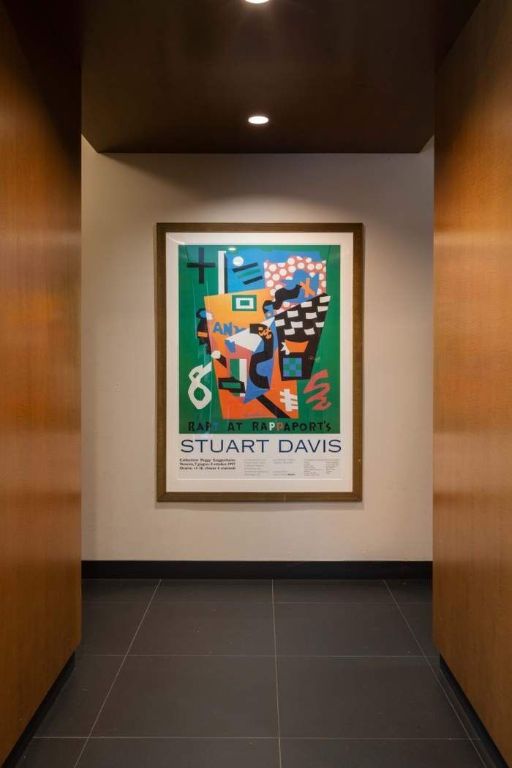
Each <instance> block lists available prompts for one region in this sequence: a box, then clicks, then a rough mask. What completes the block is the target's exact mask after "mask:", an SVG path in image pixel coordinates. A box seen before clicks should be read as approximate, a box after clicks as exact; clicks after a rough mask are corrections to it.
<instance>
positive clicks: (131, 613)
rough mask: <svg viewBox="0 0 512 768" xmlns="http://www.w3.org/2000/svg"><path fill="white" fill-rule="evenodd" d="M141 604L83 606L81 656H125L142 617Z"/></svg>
mask: <svg viewBox="0 0 512 768" xmlns="http://www.w3.org/2000/svg"><path fill="white" fill-rule="evenodd" d="M144 611H145V606H144V604H143V603H137V602H135V603H106V602H91V603H83V606H82V616H83V621H82V643H81V645H80V652H81V653H117V654H125V653H126V651H127V650H128V646H129V645H130V643H131V641H132V639H133V636H134V634H135V630H136V629H137V627H138V626H139V624H140V620H141V619H142V616H143V615H144Z"/></svg>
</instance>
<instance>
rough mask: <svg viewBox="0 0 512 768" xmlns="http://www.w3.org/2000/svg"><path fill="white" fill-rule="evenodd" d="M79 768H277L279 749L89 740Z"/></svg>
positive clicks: (239, 743) (229, 742) (211, 742)
mask: <svg viewBox="0 0 512 768" xmlns="http://www.w3.org/2000/svg"><path fill="white" fill-rule="evenodd" d="M38 768H39V766H38ZM79 768H279V750H278V744H277V739H255V740H253V741H251V740H245V739H199V740H195V739H155V740H152V739H131V740H130V739H91V741H89V743H88V744H87V747H86V749H85V752H84V754H83V756H82V759H81V760H80V764H79ZM455 768H457V766H455Z"/></svg>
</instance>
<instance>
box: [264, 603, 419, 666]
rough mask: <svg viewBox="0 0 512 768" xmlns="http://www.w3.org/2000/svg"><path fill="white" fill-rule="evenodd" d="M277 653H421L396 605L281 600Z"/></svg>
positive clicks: (383, 654)
mask: <svg viewBox="0 0 512 768" xmlns="http://www.w3.org/2000/svg"><path fill="white" fill-rule="evenodd" d="M276 630H277V652H278V654H284V655H297V654H302V655H306V656H308V655H309V656H322V655H332V656H336V655H337V656H381V655H382V656H407V655H416V656H417V655H420V651H419V649H418V645H417V643H416V642H415V640H414V637H413V636H412V634H411V632H410V631H409V629H408V628H407V625H406V623H405V621H404V620H403V618H402V616H401V615H400V612H399V610H398V609H397V608H396V606H395V605H391V604H390V605H386V604H384V603H383V604H373V605H371V604H367V603H358V604H350V605H343V604H341V603H338V604H335V603H332V604H329V603H281V604H277V605H276Z"/></svg>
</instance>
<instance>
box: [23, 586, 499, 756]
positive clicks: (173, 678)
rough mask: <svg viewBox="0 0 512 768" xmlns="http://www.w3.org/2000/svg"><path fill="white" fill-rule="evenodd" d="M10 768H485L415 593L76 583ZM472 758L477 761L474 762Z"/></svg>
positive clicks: (420, 594) (423, 592) (422, 589)
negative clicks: (70, 622) (45, 699)
mask: <svg viewBox="0 0 512 768" xmlns="http://www.w3.org/2000/svg"><path fill="white" fill-rule="evenodd" d="M83 596H84V627H83V642H82V645H81V647H80V649H79V651H78V653H77V658H76V667H75V669H74V671H73V672H72V674H71V677H70V679H69V680H68V682H67V683H66V685H65V687H64V688H63V690H62V691H61V693H60V694H59V696H58V697H57V700H56V701H55V702H54V704H53V706H52V707H51V709H50V710H49V712H48V713H47V715H46V717H45V718H44V720H43V722H42V723H41V724H40V726H39V728H38V730H37V733H36V736H35V738H34V739H33V741H32V743H31V745H30V746H29V748H28V750H27V752H26V753H25V755H24V757H23V758H22V760H21V762H20V765H22V766H23V767H24V768H48V766H51V767H52V768H75V767H78V768H169V766H172V768H206V767H208V768H235V767H236V768H239V766H244V768H279V766H282V768H341V766H343V768H396V766H404V768H405V767H406V768H432V767H433V766H436V768H479V767H480V768H481V766H482V765H484V766H491V765H492V763H491V762H488V761H487V760H488V758H486V757H484V749H483V746H482V745H481V744H480V742H479V741H478V737H477V734H476V731H475V730H474V729H473V727H472V725H471V720H470V719H469V717H468V715H467V714H466V713H465V710H464V709H463V707H462V705H461V704H460V703H459V702H458V700H457V699H456V698H455V697H454V694H453V693H452V691H451V689H449V688H447V684H446V683H444V682H443V679H442V677H441V672H440V670H439V661H438V657H437V655H436V650H435V648H434V646H433V644H432V641H431V620H430V613H431V588H430V583H429V582H426V581H414V580H413V581H406V582H394V581H390V582H385V581H294V580H286V581H274V582H272V581H270V580H261V581H258V580H253V581H233V580H232V581H228V580H224V581H215V580H210V581H201V580H198V581H180V580H172V581H161V582H158V581H151V580H102V579H97V580H86V581H84V584H83ZM480 754H481V755H482V756H480Z"/></svg>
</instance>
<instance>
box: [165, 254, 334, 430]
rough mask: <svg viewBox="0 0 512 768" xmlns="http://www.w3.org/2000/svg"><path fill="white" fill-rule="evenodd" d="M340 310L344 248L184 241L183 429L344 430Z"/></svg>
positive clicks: (181, 266)
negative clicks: (276, 426) (274, 426)
mask: <svg viewBox="0 0 512 768" xmlns="http://www.w3.org/2000/svg"><path fill="white" fill-rule="evenodd" d="M339 315H340V255H339V247H338V246H325V245H319V246H307V245H300V244H299V245H294V246H287V245H275V244H271V245H256V244H255V245H247V246H245V245H239V246H233V245H230V244H229V243H223V244H213V245H208V246H201V245H194V244H190V245H181V246H179V329H178V332H179V361H180V374H179V384H180V432H181V433H183V434H188V433H197V432H202V431H208V432H209V433H213V434H221V433H229V432H234V431H235V430H236V431H237V432H244V433H253V432H258V433H260V432H264V431H268V426H269V425H268V424H266V423H265V422H266V421H270V422H272V423H275V421H276V420H278V421H279V422H280V429H281V430H285V429H286V428H287V427H288V428H290V427H291V425H290V424H289V422H293V421H296V422H300V424H297V425H295V426H296V431H297V430H299V431H300V430H301V429H302V430H304V428H305V427H306V426H307V431H308V432H310V431H312V430H314V431H315V432H316V431H318V432H319V433H325V434H330V433H333V434H336V433H338V432H339V427H340V408H339V394H340V393H339V369H340V324H339ZM319 373H321V374H322V379H321V383H317V382H318V379H317V378H315V379H314V380H312V377H313V376H316V377H317V376H318V374H319ZM205 422H207V425H208V429H207V430H206V429H205ZM239 422H242V423H241V424H239ZM320 422H322V423H320Z"/></svg>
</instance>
